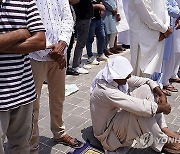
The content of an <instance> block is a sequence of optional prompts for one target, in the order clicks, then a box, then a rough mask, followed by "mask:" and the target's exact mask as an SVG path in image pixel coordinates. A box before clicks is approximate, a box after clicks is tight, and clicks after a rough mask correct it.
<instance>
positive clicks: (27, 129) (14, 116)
mask: <svg viewBox="0 0 180 154" xmlns="http://www.w3.org/2000/svg"><path fill="white" fill-rule="evenodd" d="M32 109H33V103H30V104H28V105H23V106H20V107H19V108H17V109H13V110H11V111H10V121H9V126H8V129H7V138H8V145H9V146H8V147H9V154H29V153H30V145H29V141H30V139H31V134H32Z"/></svg>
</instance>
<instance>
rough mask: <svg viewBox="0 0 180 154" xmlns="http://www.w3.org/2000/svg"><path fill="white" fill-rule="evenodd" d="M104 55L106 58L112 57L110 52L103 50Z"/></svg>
mask: <svg viewBox="0 0 180 154" xmlns="http://www.w3.org/2000/svg"><path fill="white" fill-rule="evenodd" d="M104 55H105V56H106V57H108V56H110V55H113V53H112V52H110V51H109V50H104Z"/></svg>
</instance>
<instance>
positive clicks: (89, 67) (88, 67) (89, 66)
mask: <svg viewBox="0 0 180 154" xmlns="http://www.w3.org/2000/svg"><path fill="white" fill-rule="evenodd" d="M82 67H83V68H85V69H91V65H89V64H84V65H83V66H82Z"/></svg>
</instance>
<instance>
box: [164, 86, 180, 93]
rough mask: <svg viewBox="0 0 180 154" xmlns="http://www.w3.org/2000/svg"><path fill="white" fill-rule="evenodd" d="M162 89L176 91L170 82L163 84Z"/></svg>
mask: <svg viewBox="0 0 180 154" xmlns="http://www.w3.org/2000/svg"><path fill="white" fill-rule="evenodd" d="M163 89H165V90H169V91H171V92H178V90H177V89H176V88H175V87H174V86H173V85H171V84H169V85H167V86H163Z"/></svg>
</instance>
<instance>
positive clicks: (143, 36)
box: [128, 0, 170, 75]
mask: <svg viewBox="0 0 180 154" xmlns="http://www.w3.org/2000/svg"><path fill="white" fill-rule="evenodd" d="M128 3H129V8H128V11H129V21H130V22H129V25H130V45H131V64H132V66H133V67H134V68H135V69H134V74H135V75H140V74H138V72H140V71H139V70H141V71H142V72H143V73H146V74H153V73H154V72H161V65H162V58H163V52H164V41H160V42H159V35H160V32H162V33H165V32H166V31H167V29H168V26H169V23H170V21H169V20H170V18H169V15H168V12H167V8H166V0H160V1H157V0H148V1H147V0H130V1H128ZM138 58H139V59H138Z"/></svg>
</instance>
